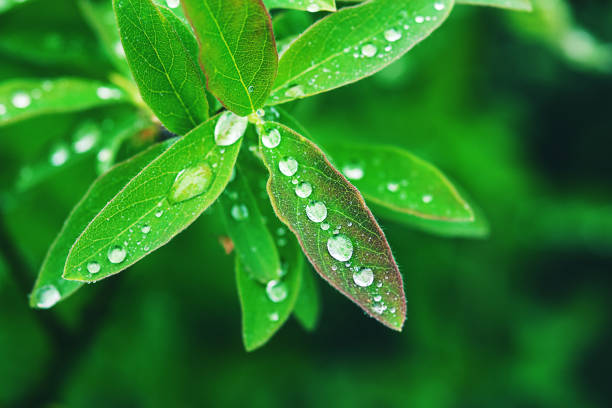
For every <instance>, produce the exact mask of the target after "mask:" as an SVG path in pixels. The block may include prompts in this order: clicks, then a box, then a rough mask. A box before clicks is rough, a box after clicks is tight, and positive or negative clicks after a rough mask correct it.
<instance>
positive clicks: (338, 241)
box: [327, 234, 353, 262]
mask: <svg viewBox="0 0 612 408" xmlns="http://www.w3.org/2000/svg"><path fill="white" fill-rule="evenodd" d="M327 250H328V251H329V254H330V255H331V256H332V257H333V258H334V259H336V260H338V261H341V262H345V261H348V260H349V259H351V257H352V256H353V243H352V242H351V240H350V238H349V237H347V236H346V235H344V234H337V235H334V236H332V237H330V238H329V239H328V240H327Z"/></svg>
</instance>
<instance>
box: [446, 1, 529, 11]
mask: <svg viewBox="0 0 612 408" xmlns="http://www.w3.org/2000/svg"><path fill="white" fill-rule="evenodd" d="M457 4H469V5H473V6H491V7H501V8H507V9H511V10H519V11H531V10H532V9H533V7H532V5H531V0H457Z"/></svg>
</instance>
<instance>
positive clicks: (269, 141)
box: [261, 128, 281, 149]
mask: <svg viewBox="0 0 612 408" xmlns="http://www.w3.org/2000/svg"><path fill="white" fill-rule="evenodd" d="M280 142H281V134H280V131H279V130H278V129H276V128H272V129H268V130H264V134H263V135H262V136H261V143H262V144H263V145H264V146H265V147H267V148H268V149H274V148H275V147H276V146H278V145H279V144H280Z"/></svg>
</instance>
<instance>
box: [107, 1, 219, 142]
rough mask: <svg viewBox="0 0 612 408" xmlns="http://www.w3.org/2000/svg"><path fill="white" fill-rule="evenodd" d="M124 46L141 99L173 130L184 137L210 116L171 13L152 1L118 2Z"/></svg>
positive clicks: (199, 80)
mask: <svg viewBox="0 0 612 408" xmlns="http://www.w3.org/2000/svg"><path fill="white" fill-rule="evenodd" d="M113 4H114V7H115V14H116V15H117V21H118V23H119V29H120V35H121V41H122V43H123V47H124V49H125V54H126V56H127V60H128V63H129V65H130V69H131V70H132V74H133V75H134V79H135V80H136V83H137V84H138V88H139V89H140V94H141V95H142V98H143V99H144V100H145V102H146V103H147V104H148V105H149V107H150V108H151V110H153V112H154V113H155V114H156V115H157V117H158V118H159V120H160V121H161V122H162V123H163V124H164V126H166V127H167V128H168V129H169V130H170V131H172V132H174V133H177V134H180V135H183V134H185V133H187V132H188V131H189V130H191V129H193V128H194V127H195V126H197V125H198V124H199V123H201V122H203V121H205V120H206V119H207V117H208V102H207V100H206V94H205V86H204V83H203V81H202V77H201V75H200V70H199V68H198V66H197V64H196V62H195V61H194V60H193V59H192V58H191V55H190V53H189V50H188V48H187V46H186V45H185V43H183V39H182V38H181V35H180V34H181V33H180V31H179V30H177V29H176V28H175V25H176V24H182V23H180V21H179V22H178V23H176V22H175V23H173V22H171V21H170V19H177V18H176V17H175V16H174V14H172V13H171V12H169V11H168V12H167V13H164V12H162V7H161V6H157V5H155V4H154V3H153V2H152V1H151V0H129V1H128V0H113Z"/></svg>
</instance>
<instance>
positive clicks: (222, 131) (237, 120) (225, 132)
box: [215, 111, 249, 146]
mask: <svg viewBox="0 0 612 408" xmlns="http://www.w3.org/2000/svg"><path fill="white" fill-rule="evenodd" d="M248 123H249V120H248V118H247V117H242V116H238V115H236V114H234V113H232V112H230V111H225V112H223V114H221V117H220V118H219V120H218V121H217V124H216V125H215V143H216V144H217V145H218V146H231V145H233V144H234V143H236V142H237V141H238V139H240V138H241V137H242V135H244V132H245V131H246V128H247V125H248Z"/></svg>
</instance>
